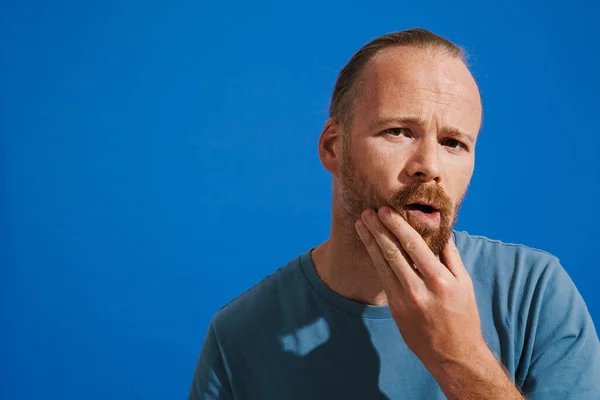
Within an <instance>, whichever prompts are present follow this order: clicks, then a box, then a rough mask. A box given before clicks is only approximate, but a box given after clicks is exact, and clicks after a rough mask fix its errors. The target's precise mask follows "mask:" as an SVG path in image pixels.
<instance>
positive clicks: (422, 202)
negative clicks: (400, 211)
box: [404, 201, 440, 212]
mask: <svg viewBox="0 0 600 400" xmlns="http://www.w3.org/2000/svg"><path fill="white" fill-rule="evenodd" d="M411 204H420V205H422V206H429V207H431V208H433V209H434V210H435V212H439V211H440V207H438V205H437V204H435V203H433V202H429V201H411V202H410V203H406V205H405V206H404V207H406V206H409V205H411Z"/></svg>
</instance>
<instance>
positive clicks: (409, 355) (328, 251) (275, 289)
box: [189, 29, 600, 400]
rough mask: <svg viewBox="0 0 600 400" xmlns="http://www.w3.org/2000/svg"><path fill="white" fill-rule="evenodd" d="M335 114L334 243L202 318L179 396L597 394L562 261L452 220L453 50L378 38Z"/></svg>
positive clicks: (339, 86)
mask: <svg viewBox="0 0 600 400" xmlns="http://www.w3.org/2000/svg"><path fill="white" fill-rule="evenodd" d="M330 114H331V117H330V119H329V120H328V121H327V122H326V124H325V127H324V129H323V132H322V134H321V137H320V140H319V155H320V159H321V162H322V163H323V165H324V167H325V168H326V169H327V170H328V171H329V172H331V173H332V175H333V208H332V210H333V211H332V214H333V215H332V225H331V236H330V238H329V239H328V240H327V241H326V242H324V243H322V244H321V245H319V246H317V247H316V248H314V249H311V250H310V251H307V252H306V253H305V254H302V255H300V256H299V257H297V258H296V259H294V260H292V261H290V262H289V264H288V265H286V266H284V267H282V268H280V269H279V270H277V271H276V272H275V273H273V274H272V275H270V276H268V277H267V278H265V279H264V280H263V281H261V282H260V283H259V284H257V285H256V286H254V287H253V288H251V289H250V290H248V291H247V292H245V293H244V294H242V295H241V296H239V297H238V298H236V299H235V300H233V301H232V302H230V303H229V304H227V305H226V306H225V307H223V308H222V309H221V310H219V312H217V313H216V314H215V315H214V317H213V318H212V320H211V323H210V327H209V329H208V332H207V335H206V338H205V341H204V345H203V347H202V350H201V352H200V357H199V359H198V363H197V366H196V371H195V375H194V378H193V382H192V387H191V390H190V396H189V398H190V399H192V400H200V399H311V400H314V399H328V400H329V399H443V398H451V399H522V398H524V396H527V398H531V399H567V398H568V399H578V400H581V399H600V342H599V341H598V336H597V333H596V330H595V327H594V325H593V322H592V320H591V317H590V315H589V313H588V311H587V308H586V306H585V303H584V301H583V299H582V298H581V296H580V294H579V293H578V291H577V289H576V288H575V286H574V285H573V282H572V281H571V279H570V278H569V277H568V275H567V274H566V272H565V271H564V269H563V268H562V267H561V265H560V264H559V261H558V259H557V258H555V257H554V256H552V255H550V254H548V253H545V252H542V251H539V250H534V249H530V248H527V247H525V246H520V245H512V244H504V243H501V242H498V241H493V240H489V239H487V238H484V237H476V236H471V235H469V234H467V233H466V232H457V231H454V230H453V229H452V227H453V225H454V222H455V220H456V215H457V212H458V209H459V206H460V204H461V201H462V199H463V196H464V194H465V192H466V190H467V187H468V185H469V181H470V179H471V176H472V174H473V168H474V159H475V157H474V155H475V144H476V140H477V134H478V131H479V128H480V124H481V118H482V109H481V100H480V97H479V91H478V88H477V85H476V83H475V81H474V79H473V77H472V76H471V74H470V72H469V70H468V68H467V66H466V64H465V61H464V55H463V53H462V51H461V50H460V48H458V47H457V46H456V45H454V44H453V43H451V42H449V41H447V40H446V39H444V38H442V37H439V36H437V35H435V34H433V33H431V32H429V31H426V30H422V29H413V30H408V31H403V32H397V33H392V34H389V35H385V36H383V37H380V38H377V39H375V40H373V41H372V42H370V43H369V44H367V45H366V46H364V47H363V48H362V49H360V50H359V51H358V52H357V53H356V54H355V55H354V56H353V57H352V58H351V60H350V61H349V62H348V64H347V65H346V66H345V67H344V69H343V70H342V71H341V73H340V75H339V77H338V80H337V82H336V86H335V89H334V92H333V96H332V103H331V108H330Z"/></svg>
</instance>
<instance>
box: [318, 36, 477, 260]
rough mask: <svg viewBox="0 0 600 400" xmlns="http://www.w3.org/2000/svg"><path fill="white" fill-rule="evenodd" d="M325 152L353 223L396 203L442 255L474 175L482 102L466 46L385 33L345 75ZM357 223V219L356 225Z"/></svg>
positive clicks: (337, 196)
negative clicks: (363, 214)
mask: <svg viewBox="0 0 600 400" xmlns="http://www.w3.org/2000/svg"><path fill="white" fill-rule="evenodd" d="M330 117H331V118H330V119H329V120H328V121H327V123H326V125H325V128H324V130H323V133H322V135H321V140H320V142H319V153H320V156H321V160H322V162H323V164H324V166H325V167H326V168H327V169H328V170H329V171H330V172H332V173H333V174H334V176H335V179H334V207H337V208H339V210H340V211H341V215H343V218H345V219H347V220H348V221H349V222H351V224H352V225H353V224H354V222H355V221H356V220H358V219H359V218H360V214H361V212H362V211H363V210H364V209H366V208H374V209H377V208H379V207H381V206H383V205H389V206H391V207H392V208H394V209H395V210H396V211H397V212H399V213H400V215H402V216H403V217H404V218H405V219H406V220H407V221H408V222H409V223H410V224H411V225H412V226H413V227H414V228H415V229H416V230H417V231H418V232H419V233H420V234H421V235H422V236H423V238H424V239H425V241H426V242H427V244H428V245H429V246H430V248H431V249H432V251H433V252H434V253H435V254H439V253H440V252H441V250H442V249H443V247H444V245H445V244H446V242H447V241H448V239H449V237H450V234H451V232H452V226H453V225H454V223H455V220H456V215H457V213H458V209H459V207H460V204H461V202H462V199H463V197H464V194H465V192H466V190H467V187H468V184H469V181H470V179H471V176H472V174H473V169H474V161H475V152H474V151H475V141H476V139H477V134H478V132H479V128H480V125H481V100H480V97H479V91H478V89H477V85H476V83H475V80H474V79H473V77H472V76H471V74H470V72H469V70H468V68H467V66H466V64H465V61H464V55H463V52H462V51H461V49H460V48H458V47H457V46H455V45H454V44H452V43H451V42H449V41H447V40H446V39H444V38H441V37H440V36H437V35H435V34H433V33H431V32H428V31H425V30H421V29H415V30H409V31H403V32H397V33H392V34H389V35H385V36H382V37H380V38H377V39H375V40H373V41H371V42H370V43H368V44H367V45H365V46H364V47H363V48H362V49H361V50H359V51H358V52H357V53H356V54H355V55H354V56H353V57H352V58H351V60H350V61H349V62H348V64H347V65H346V66H345V67H344V69H343V70H342V71H341V72H340V74H339V77H338V80H337V82H336V85H335V89H334V92H333V96H332V102H331V108H330ZM352 225H350V226H352Z"/></svg>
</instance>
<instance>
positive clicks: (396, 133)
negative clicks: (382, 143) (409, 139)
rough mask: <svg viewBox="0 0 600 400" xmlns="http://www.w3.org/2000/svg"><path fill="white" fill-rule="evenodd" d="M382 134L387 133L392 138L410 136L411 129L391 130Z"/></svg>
mask: <svg viewBox="0 0 600 400" xmlns="http://www.w3.org/2000/svg"><path fill="white" fill-rule="evenodd" d="M382 133H387V134H388V135H392V136H402V135H404V136H410V129H408V128H389V129H386V130H385V131H383V132H382Z"/></svg>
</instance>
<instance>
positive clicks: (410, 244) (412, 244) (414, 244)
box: [402, 239, 419, 252]
mask: <svg viewBox="0 0 600 400" xmlns="http://www.w3.org/2000/svg"><path fill="white" fill-rule="evenodd" d="M402 247H404V248H405V249H406V251H408V252H412V251H414V250H416V249H417V248H418V247H419V242H418V241H417V240H416V239H408V240H407V241H406V243H404V246H402Z"/></svg>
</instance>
